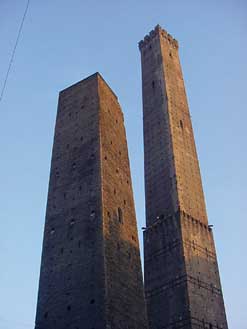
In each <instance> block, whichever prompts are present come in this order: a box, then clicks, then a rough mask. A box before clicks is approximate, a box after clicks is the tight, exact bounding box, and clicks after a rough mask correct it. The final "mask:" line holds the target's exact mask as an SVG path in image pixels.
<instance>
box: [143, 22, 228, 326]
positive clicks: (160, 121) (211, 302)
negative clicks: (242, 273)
mask: <svg viewBox="0 0 247 329" xmlns="http://www.w3.org/2000/svg"><path fill="white" fill-rule="evenodd" d="M139 49H140V51H141V62H142V91H143V127H144V158H145V198H146V224H147V228H146V230H145V232H144V254H145V255H144V273H145V293H146V299H147V310H148V318H149V325H150V329H161V328H163V329H174V328H188V329H192V328H193V329H194V328H209V329H213V328H223V329H227V321H226V315H225V309H224V302H223V296H222V290H221V285H220V278H219V271H218V265H217V259H216V253H215V246H214V240H213V234H212V229H211V228H210V227H209V226H208V220H207V213H206V207H205V201H204V195H203V189H202V183H201V175H200V169H199V163H198V158H197V153H196V147H195V142H194V136H193V129H192V124H191V119H190V113H189V107H188V103H187V98H186V93H185V87H184V81H183V76H182V70H181V66H180V62H179V55H178V43H177V41H176V40H175V39H173V38H172V36H171V35H169V34H168V33H167V32H166V31H165V30H163V29H162V28H161V27H160V26H157V27H156V28H155V30H153V31H151V32H150V34H149V35H147V36H146V37H145V38H144V40H142V41H141V42H140V43H139Z"/></svg>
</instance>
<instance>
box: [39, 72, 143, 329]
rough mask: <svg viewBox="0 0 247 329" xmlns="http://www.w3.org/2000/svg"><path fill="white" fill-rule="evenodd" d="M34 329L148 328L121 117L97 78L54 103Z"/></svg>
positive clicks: (113, 99)
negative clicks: (54, 125) (54, 115)
mask: <svg viewBox="0 0 247 329" xmlns="http://www.w3.org/2000/svg"><path fill="white" fill-rule="evenodd" d="M35 328H36V329H110V328H112V329H126V328H131V329H141V328H142V329H145V328H147V319H146V312H145V303H144V293H143V281H142V271H141V262H140V253H139V244H138V236H137V227H136V217H135V208H134V201H133V192H132V184H131V176H130V167H129V158H128V150H127V142H126V135H125V128H124V119H123V113H122V111H121V108H120V105H119V103H118V100H117V97H116V95H115V94H114V93H113V91H112V90H111V89H110V88H109V86H108V85H107V84H106V82H105V81H104V80H103V78H102V77H101V76H100V75H99V74H98V73H96V74H94V75H92V76H90V77H88V78H87V79H85V80H82V81H81V82H78V83H77V84H75V85H73V86H71V87H69V88H67V89H65V90H63V91H62V92H61V93H60V95H59V103H58V112H57V120H56V128H55V137H54V145H53V152H52V162H51V173H50V183H49V192H48V202H47V212H46V221H45V230H44V241H43V252H42V263H41V273H40V284H39V295H38V304H37V315H36V327H35Z"/></svg>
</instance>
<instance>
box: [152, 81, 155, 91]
mask: <svg viewBox="0 0 247 329" xmlns="http://www.w3.org/2000/svg"><path fill="white" fill-rule="evenodd" d="M152 88H153V89H154V88H155V82H154V81H152Z"/></svg>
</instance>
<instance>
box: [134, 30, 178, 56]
mask: <svg viewBox="0 0 247 329" xmlns="http://www.w3.org/2000/svg"><path fill="white" fill-rule="evenodd" d="M157 35H159V36H160V37H162V38H164V39H166V40H167V41H168V42H169V43H170V44H171V45H172V47H174V48H178V42H177V40H176V39H174V38H173V37H172V36H171V35H170V34H169V33H168V32H167V31H166V30H164V29H162V27H161V26H160V25H159V24H158V25H156V26H155V28H154V30H152V31H151V32H149V34H147V35H146V36H145V37H144V39H143V40H141V41H140V42H139V44H138V45H139V49H140V50H141V49H142V48H145V47H146V46H147V45H148V44H149V42H150V41H151V40H152V39H154V38H155V37H156V36H157Z"/></svg>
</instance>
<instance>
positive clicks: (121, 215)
mask: <svg viewBox="0 0 247 329" xmlns="http://www.w3.org/2000/svg"><path fill="white" fill-rule="evenodd" d="M118 221H119V223H122V222H123V211H122V209H121V208H118Z"/></svg>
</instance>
